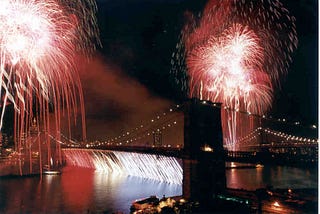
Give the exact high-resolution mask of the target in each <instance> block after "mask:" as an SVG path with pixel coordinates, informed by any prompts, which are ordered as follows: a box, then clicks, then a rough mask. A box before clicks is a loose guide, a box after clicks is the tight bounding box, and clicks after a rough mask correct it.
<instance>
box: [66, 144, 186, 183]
mask: <svg viewBox="0 0 320 214" xmlns="http://www.w3.org/2000/svg"><path fill="white" fill-rule="evenodd" d="M63 153H64V155H65V157H66V162H67V165H71V166H77V167H84V168H90V169H95V170H98V171H104V172H107V173H113V174H123V175H130V176H136V177H142V178H148V179H153V180H158V181H164V182H168V183H173V184H182V175H183V171H182V167H181V165H180V164H179V162H178V161H177V159H176V158H174V157H165V156H162V155H151V154H140V153H132V152H119V151H108V150H87V149H63Z"/></svg>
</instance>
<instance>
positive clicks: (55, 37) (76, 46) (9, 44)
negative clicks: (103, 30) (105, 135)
mask: <svg viewBox="0 0 320 214" xmlns="http://www.w3.org/2000/svg"><path fill="white" fill-rule="evenodd" d="M95 12H96V5H95V3H94V2H93V1H91V0H2V1H0V29H1V31H0V45H1V46H0V54H1V55H0V76H1V77H0V81H1V82H0V85H1V87H0V95H1V97H2V103H1V104H2V112H1V122H0V128H1V127H2V120H3V116H4V113H5V109H6V105H8V104H12V105H13V106H14V108H15V119H14V126H15V127H14V129H15V132H14V136H15V143H16V149H21V148H22V147H23V146H26V145H24V144H27V142H23V141H24V140H23V139H25V138H26V137H28V135H30V133H29V130H30V127H31V126H32V123H37V124H38V127H39V129H40V131H41V132H42V133H45V138H46V140H47V141H48V142H49V141H50V140H49V133H50V130H53V133H52V134H53V135H54V138H55V139H57V140H58V141H59V140H60V129H61V122H60V121H61V117H62V116H64V117H65V118H67V120H68V127H69V133H71V131H70V129H71V128H70V127H71V119H72V118H74V122H75V123H76V117H77V107H78V105H80V111H81V113H82V126H83V135H84V136H83V137H84V138H85V121H84V104H83V95H82V89H81V84H80V79H79V76H78V74H77V72H76V66H75V55H76V54H78V55H79V54H81V55H85V56H88V55H89V54H91V53H93V52H94V50H95V43H97V42H99V39H98V30H97V24H96V19H95ZM51 112H53V115H54V116H53V117H52V116H49V113H51ZM50 124H54V127H50ZM24 135H25V136H26V137H25V136H24ZM50 136H52V135H50ZM48 142H47V143H48ZM48 144H50V143H48ZM58 146H60V145H58ZM26 147H27V146H26ZM29 147H31V146H29ZM39 147H40V143H39ZM48 150H50V145H48ZM49 156H50V155H48V158H49Z"/></svg>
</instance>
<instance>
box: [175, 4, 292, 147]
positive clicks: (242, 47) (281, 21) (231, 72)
mask: <svg viewBox="0 0 320 214" xmlns="http://www.w3.org/2000/svg"><path fill="white" fill-rule="evenodd" d="M186 17H187V24H186V25H185V27H184V29H183V31H182V34H181V39H180V43H178V45H177V51H176V52H175V53H173V55H172V57H173V59H172V61H171V62H172V65H173V66H172V72H173V73H174V75H176V77H180V78H181V77H182V80H179V81H178V82H177V83H178V84H180V85H181V86H182V88H183V90H188V95H189V96H190V97H199V98H200V99H208V100H211V101H213V102H221V103H223V106H224V109H226V110H225V111H222V120H223V124H222V125H223V130H224V141H225V145H226V146H227V147H228V149H231V150H236V149H237V148H236V146H237V145H236V144H235V142H236V141H237V139H238V138H239V137H243V136H244V135H246V134H247V133H248V132H249V131H252V129H253V128H256V127H253V126H256V125H257V121H254V120H253V117H252V116H249V117H248V116H244V115H241V114H240V113H239V112H250V114H251V113H253V114H258V115H262V114H263V113H264V112H265V111H267V110H268V109H269V108H270V106H271V103H272V94H273V90H274V88H275V87H277V86H279V85H280V79H281V77H282V76H284V75H285V74H286V73H287V69H288V66H289V63H290V62H291V57H290V55H291V54H292V52H293V51H294V50H295V49H296V47H297V43H298V41H297V34H296V30H295V24H294V21H295V19H294V17H292V16H290V15H289V12H288V10H287V9H286V8H284V7H283V5H282V4H281V3H280V2H279V1H277V0H276V1H271V0H269V1H268V0H258V1H249V0H248V1H247V0H242V1H236V0H212V1H209V2H208V3H207V5H206V7H205V9H204V11H203V13H202V15H201V16H199V18H196V17H195V16H193V14H190V13H186ZM186 82H188V86H187V84H186ZM246 127H247V128H246Z"/></svg>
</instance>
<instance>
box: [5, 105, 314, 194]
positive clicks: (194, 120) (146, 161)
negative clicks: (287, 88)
mask: <svg viewBox="0 0 320 214" xmlns="http://www.w3.org/2000/svg"><path fill="white" fill-rule="evenodd" d="M229 111H232V110H231V109H227V108H222V109H221V104H217V103H211V102H208V101H200V100H197V99H192V100H189V101H187V102H185V103H184V104H183V105H176V106H174V107H172V108H169V109H167V110H166V111H163V112H160V113H158V114H157V115H155V116H154V117H153V118H150V120H148V121H142V122H141V123H140V124H137V126H136V127H133V128H131V129H129V130H122V131H121V133H117V134H116V135H115V136H110V137H109V138H106V140H104V141H94V142H85V143H77V142H74V141H72V140H70V139H69V138H68V137H65V136H63V135H62V137H61V139H60V140H56V139H54V138H53V137H52V138H51V144H52V154H51V156H45V155H43V157H41V159H43V160H44V161H43V162H44V164H43V165H49V166H50V165H54V164H55V163H59V164H61V162H62V161H61V155H60V153H59V152H54V147H55V145H57V144H59V145H62V159H63V161H66V164H67V165H73V166H78V167H86V168H92V169H96V170H103V171H106V172H108V173H118V174H126V175H132V176H139V177H145V178H150V179H154V180H160V181H166V182H171V183H176V184H182V186H183V194H184V196H185V197H187V198H188V197H189V198H190V197H193V198H199V200H205V198H206V197H207V196H208V195H205V194H203V192H207V193H208V194H211V193H215V192H218V191H221V190H222V189H224V188H225V185H226V184H225V182H226V181H225V162H226V161H243V162H254V163H263V164H267V163H273V162H274V163H282V164H306V163H308V164H315V165H316V163H317V162H318V159H317V157H318V140H317V139H315V138H308V137H302V136H303V135H301V136H298V135H295V134H293V133H290V132H285V131H283V130H286V129H288V130H290V129H291V130H293V131H294V132H297V133H299V132H298V131H299V130H303V128H301V125H300V124H297V123H293V124H292V123H288V122H286V121H284V120H283V119H282V120H279V119H270V118H268V117H265V116H261V117H259V116H257V115H253V114H250V113H247V112H237V113H236V114H237V115H238V119H239V120H242V123H240V124H242V126H239V127H238V130H237V131H238V132H237V133H238V137H237V140H236V142H231V143H230V140H228V136H229V133H227V131H226V127H227V126H228V124H225V123H224V122H223V121H222V122H221V115H222V116H225V115H226V114H227V113H226V112H229ZM244 124H246V125H244ZM293 126H294V128H292V127H293ZM276 128H278V131H277V130H276ZM308 129H310V130H311V131H313V132H316V130H317V129H316V127H313V126H312V127H311V128H310V127H309V128H308ZM297 130H298V131H297ZM37 136H39V135H37ZM38 138H39V137H35V139H34V141H36V140H37V139H38ZM30 144H32V143H30ZM230 145H232V146H230ZM231 148H232V149H231ZM43 154H45V152H43ZM32 155H33V153H32ZM32 155H31V149H30V155H28V154H27V155H25V157H23V160H22V161H21V157H16V158H14V159H11V160H10V161H11V162H12V161H13V160H15V162H14V163H13V164H16V165H19V166H21V167H20V174H27V173H30V174H32V173H33V172H34V171H36V170H39V168H40V170H41V169H42V166H41V161H38V159H39V157H38V156H36V158H34V157H33V156H32ZM31 163H32V164H31ZM37 163H39V164H40V166H39V164H37ZM2 165H3V166H5V165H6V164H2ZM4 171H5V170H4ZM208 198H210V197H208Z"/></svg>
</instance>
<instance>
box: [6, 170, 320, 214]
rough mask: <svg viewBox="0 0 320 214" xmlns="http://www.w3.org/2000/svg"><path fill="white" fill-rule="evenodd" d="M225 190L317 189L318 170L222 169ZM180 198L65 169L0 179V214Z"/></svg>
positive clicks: (106, 208) (110, 208)
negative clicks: (172, 197)
mask: <svg viewBox="0 0 320 214" xmlns="http://www.w3.org/2000/svg"><path fill="white" fill-rule="evenodd" d="M226 177H227V186H228V187H229V188H244V189H249V190H255V189H256V188H260V187H266V185H272V186H273V187H274V188H293V189H294V188H317V187H318V177H317V169H298V168H293V167H285V166H272V167H271V166H265V167H263V168H251V169H228V170H226ZM181 194H182V187H181V185H176V184H168V183H164V182H158V181H154V180H148V179H142V178H137V177H132V176H120V175H114V174H106V173H105V172H96V171H92V170H87V169H79V168H71V167H66V168H64V171H63V173H62V174H61V175H50V176H49V175H47V176H43V177H42V178H41V177H40V176H35V177H23V178H19V177H15V178H12V177H11V178H8V177H7V178H1V179H0V213H88V212H89V213H113V212H116V211H119V212H123V213H129V208H130V205H131V202H132V201H134V200H135V199H139V198H144V197H148V196H150V195H157V196H158V197H162V196H163V195H166V196H175V195H181Z"/></svg>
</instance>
